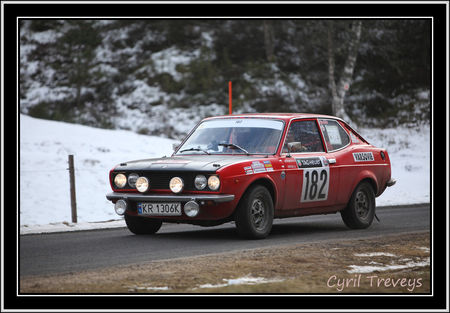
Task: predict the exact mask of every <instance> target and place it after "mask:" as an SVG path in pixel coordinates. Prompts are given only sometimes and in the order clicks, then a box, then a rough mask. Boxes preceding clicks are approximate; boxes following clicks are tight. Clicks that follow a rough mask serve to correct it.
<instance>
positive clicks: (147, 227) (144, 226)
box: [125, 214, 162, 235]
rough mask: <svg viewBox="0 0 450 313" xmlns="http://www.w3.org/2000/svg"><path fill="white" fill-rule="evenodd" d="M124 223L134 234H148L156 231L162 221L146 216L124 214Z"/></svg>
mask: <svg viewBox="0 0 450 313" xmlns="http://www.w3.org/2000/svg"><path fill="white" fill-rule="evenodd" d="M125 223H126V224H127V227H128V229H129V230H130V231H131V232H132V233H133V234H136V235H150V234H154V233H156V232H157V231H158V230H159V229H160V228H161V225H162V222H161V221H159V220H156V219H151V218H147V217H140V216H133V215H128V214H125Z"/></svg>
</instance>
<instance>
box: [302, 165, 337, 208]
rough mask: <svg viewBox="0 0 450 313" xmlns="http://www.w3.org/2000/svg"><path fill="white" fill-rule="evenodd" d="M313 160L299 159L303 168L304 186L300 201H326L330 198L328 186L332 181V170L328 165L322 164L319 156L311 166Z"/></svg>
mask: <svg viewBox="0 0 450 313" xmlns="http://www.w3.org/2000/svg"><path fill="white" fill-rule="evenodd" d="M311 161H312V160H301V159H297V164H298V166H299V168H301V169H303V186H302V195H301V199H300V202H312V201H325V200H327V199H328V186H329V181H330V179H329V178H330V170H329V167H328V166H327V165H328V164H324V165H326V166H322V162H320V161H323V160H321V159H319V158H317V161H315V162H314V163H315V164H314V165H315V166H317V167H309V166H307V164H308V163H309V164H311V163H312V162H311ZM324 163H325V162H324Z"/></svg>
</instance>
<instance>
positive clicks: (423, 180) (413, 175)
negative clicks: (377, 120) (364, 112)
mask: <svg viewBox="0 0 450 313" xmlns="http://www.w3.org/2000/svg"><path fill="white" fill-rule="evenodd" d="M358 132H359V133H360V134H361V136H363V137H364V138H365V139H366V140H367V141H368V142H369V143H371V144H373V145H374V146H377V147H380V148H385V149H387V152H388V154H389V158H390V159H391V167H392V173H391V176H392V177H393V178H395V179H396V180H397V183H396V184H395V185H394V186H393V187H391V188H387V189H386V191H385V192H384V193H383V194H382V195H381V196H380V197H378V198H377V199H376V203H377V205H378V206H386V205H397V204H413V203H426V202H430V172H431V171H430V167H431V163H430V150H431V147H430V138H431V137H430V136H431V135H430V128H429V126H422V127H421V128H417V129H414V128H401V127H397V128H387V129H372V128H365V129H358Z"/></svg>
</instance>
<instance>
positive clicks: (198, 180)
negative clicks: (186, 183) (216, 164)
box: [194, 175, 208, 190]
mask: <svg viewBox="0 0 450 313" xmlns="http://www.w3.org/2000/svg"><path fill="white" fill-rule="evenodd" d="M207 183H208V180H207V179H206V177H205V176H203V175H197V176H195V180H194V185H195V188H197V189H198V190H202V189H205V187H206V184H207Z"/></svg>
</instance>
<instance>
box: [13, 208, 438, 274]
mask: <svg viewBox="0 0 450 313" xmlns="http://www.w3.org/2000/svg"><path fill="white" fill-rule="evenodd" d="M377 215H378V217H379V218H380V222H378V221H376V220H374V223H373V224H372V226H371V227H370V228H368V229H364V230H350V229H348V228H346V227H345V225H344V223H343V222H342V219H341V216H340V214H339V213H338V214H330V215H319V216H308V217H298V218H288V219H277V220H275V221H274V225H273V228H272V232H271V234H270V235H269V237H268V238H266V239H264V240H243V239H240V238H239V237H238V236H237V234H236V231H235V227H234V223H227V224H224V225H221V226H216V227H208V228H205V227H200V226H193V225H184V224H163V226H162V228H161V229H160V231H159V232H158V233H157V234H156V235H146V236H135V235H133V234H132V233H130V232H129V231H128V230H127V229H126V228H120V229H110V230H96V231H81V232H69V233H54V234H41V235H25V236H20V240H19V260H20V261H19V262H20V263H19V273H20V276H27V275H44V274H55V273H68V272H77V271H81V270H88V269H98V268H103V267H108V266H115V265H125V264H139V263H144V262H149V261H152V260H163V259H173V258H180V257H188V256H196V255H205V254H211V253H222V252H229V251H236V250H245V249H253V248H262V247H270V246H278V245H288V244H298V243H309V242H315V241H322V240H328V239H334V240H335V239H361V238H368V237H374V236H384V235H391V234H397V233H408V232H416V231H427V230H430V206H429V205H416V206H405V207H384V208H378V209H377Z"/></svg>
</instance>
